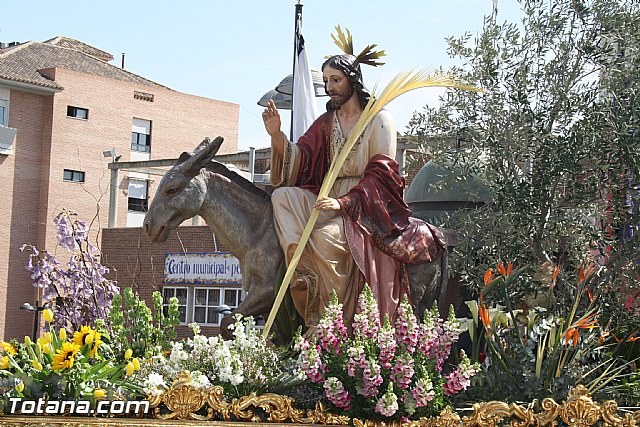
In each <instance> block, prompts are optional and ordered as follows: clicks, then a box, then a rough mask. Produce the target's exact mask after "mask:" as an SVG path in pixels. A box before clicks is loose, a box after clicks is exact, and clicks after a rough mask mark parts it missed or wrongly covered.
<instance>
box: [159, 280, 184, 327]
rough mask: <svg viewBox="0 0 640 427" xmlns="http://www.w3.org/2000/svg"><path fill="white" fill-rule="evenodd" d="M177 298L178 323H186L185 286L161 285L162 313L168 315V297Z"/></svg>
mask: <svg viewBox="0 0 640 427" xmlns="http://www.w3.org/2000/svg"><path fill="white" fill-rule="evenodd" d="M173 297H176V298H178V313H179V316H178V317H179V319H180V323H187V288H176V287H167V286H165V287H163V288H162V308H163V311H164V315H165V316H168V315H169V299H170V298H173Z"/></svg>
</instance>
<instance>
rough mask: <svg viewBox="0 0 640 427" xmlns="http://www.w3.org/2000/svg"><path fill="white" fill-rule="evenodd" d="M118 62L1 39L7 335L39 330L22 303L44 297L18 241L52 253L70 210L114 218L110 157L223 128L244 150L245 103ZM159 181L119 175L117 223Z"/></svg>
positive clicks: (176, 150) (173, 153)
mask: <svg viewBox="0 0 640 427" xmlns="http://www.w3.org/2000/svg"><path fill="white" fill-rule="evenodd" d="M111 60H113V57H112V55H111V54H109V53H107V52H104V51H101V50H99V49H96V48H94V47H92V46H89V45H86V44H84V43H82V42H79V41H77V40H73V39H69V38H66V37H56V38H54V39H51V40H47V41H45V42H42V43H39V42H33V41H30V42H26V43H9V44H0V182H1V183H2V193H1V194H2V198H3V201H2V203H0V338H3V339H8V338H11V337H22V336H24V335H29V334H30V332H31V328H32V321H33V317H31V316H30V315H29V313H27V312H24V311H21V310H19V308H18V307H19V306H20V305H21V304H22V303H24V302H31V303H33V302H34V300H35V298H36V294H35V290H34V288H33V287H32V286H31V280H30V278H29V275H28V273H27V271H26V270H25V267H24V266H25V262H26V255H25V254H24V253H21V252H20V250H19V248H20V247H21V246H22V245H23V244H24V243H30V244H32V245H34V246H36V247H37V248H39V249H47V250H49V251H50V252H52V253H54V252H55V250H56V248H55V246H56V238H55V229H54V226H53V223H52V218H53V217H54V216H55V215H56V214H57V213H58V212H60V211H61V210H62V209H69V210H72V211H74V212H77V213H78V215H79V218H81V219H84V220H89V221H90V220H91V219H92V218H94V216H96V213H98V215H97V216H96V218H95V221H94V223H93V225H92V231H93V232H94V233H95V232H96V231H97V230H99V229H100V228H102V227H106V226H107V211H108V199H109V197H108V192H109V181H110V173H109V170H108V163H109V162H112V161H115V160H119V161H123V162H126V161H141V160H153V159H166V158H177V157H178V156H179V154H180V153H181V152H182V151H185V150H190V149H192V148H193V147H194V146H195V144H196V143H197V142H198V141H200V140H202V138H203V137H204V136H217V135H223V136H224V137H225V144H224V146H223V147H222V149H221V152H222V151H223V152H224V153H234V152H236V151H237V146H238V120H239V105H237V104H233V103H229V102H222V101H217V100H213V99H207V98H203V97H198V96H193V95H188V94H184V93H180V92H177V91H175V90H172V89H170V88H168V87H165V86H163V85H161V84H158V83H155V82H153V81H150V80H148V79H145V78H144V77H141V76H138V75H136V74H133V73H131V72H128V71H126V70H124V69H121V68H119V67H117V66H114V65H112V64H110V63H109V62H108V61H111ZM112 149H113V151H112ZM155 179H157V177H153V176H150V175H146V174H144V173H134V172H131V173H128V174H120V175H119V177H118V182H117V190H118V191H117V198H118V200H119V201H120V202H119V204H118V207H119V208H118V211H117V224H118V225H120V226H125V225H128V226H136V225H139V224H140V223H141V218H142V217H143V216H144V212H143V211H144V208H145V206H146V203H147V200H148V197H149V195H150V194H153V192H154V191H155V189H154V182H157V181H154V180H155ZM133 230H135V231H136V232H137V231H138V230H139V229H133ZM145 238H146V236H145ZM58 253H59V254H60V255H61V258H62V259H61V260H64V257H66V255H64V254H63V253H61V251H58ZM62 255H64V257H62Z"/></svg>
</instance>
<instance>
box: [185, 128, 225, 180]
mask: <svg viewBox="0 0 640 427" xmlns="http://www.w3.org/2000/svg"><path fill="white" fill-rule="evenodd" d="M223 141H224V138H223V137H221V136H219V137H217V138H216V139H214V140H213V141H211V140H210V139H209V138H208V137H207V138H205V139H204V140H203V141H202V142H201V143H200V144H199V145H198V146H197V147H196V149H195V150H194V152H193V155H192V156H191V157H190V158H188V159H186V160H184V161H183V162H180V160H181V159H183V156H184V154H183V155H182V156H180V159H179V160H178V167H179V168H180V170H181V171H183V172H185V173H186V172H189V171H190V172H193V173H194V174H197V173H198V171H199V170H200V168H203V167H205V166H206V165H207V163H209V162H210V161H211V159H213V157H214V156H215V155H216V153H217V152H218V150H219V149H220V146H221V145H222V142H223Z"/></svg>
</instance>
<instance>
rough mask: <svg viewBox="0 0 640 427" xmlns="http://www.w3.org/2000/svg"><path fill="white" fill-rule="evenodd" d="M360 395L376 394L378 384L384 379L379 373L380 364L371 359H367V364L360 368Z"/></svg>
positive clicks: (370, 395) (369, 395) (371, 395)
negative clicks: (361, 384) (361, 382)
mask: <svg viewBox="0 0 640 427" xmlns="http://www.w3.org/2000/svg"><path fill="white" fill-rule="evenodd" d="M362 381H363V386H362V395H363V396H364V397H373V396H376V395H377V394H378V386H379V385H380V384H382V382H383V381H384V379H383V378H382V375H380V365H378V363H377V362H376V361H375V360H373V359H369V360H368V361H367V365H366V366H365V368H364V369H363V370H362Z"/></svg>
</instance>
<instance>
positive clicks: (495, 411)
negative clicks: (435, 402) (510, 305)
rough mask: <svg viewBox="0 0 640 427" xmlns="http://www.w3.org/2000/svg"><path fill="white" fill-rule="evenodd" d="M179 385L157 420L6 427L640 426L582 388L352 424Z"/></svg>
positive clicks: (9, 421)
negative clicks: (563, 394)
mask: <svg viewBox="0 0 640 427" xmlns="http://www.w3.org/2000/svg"><path fill="white" fill-rule="evenodd" d="M183 380H184V381H182V382H180V383H179V382H176V383H175V384H174V385H173V387H172V388H171V389H170V390H168V391H167V392H166V393H164V394H162V395H160V396H157V397H155V398H153V399H152V400H151V401H150V402H151V407H152V412H151V414H152V416H153V417H155V418H156V419H150V418H147V419H133V418H90V417H87V418H80V417H47V416H39V417H38V416H32V417H24V416H0V426H2V427H18V426H30V427H36V426H37V427H45V426H56V427H60V426H65V427H66V426H68V427H71V426H73V427H76V426H85V425H86V426H104V427H116V426H176V427H184V426H202V425H214V426H215V425H218V426H236V425H237V426H242V425H246V423H244V422H243V421H249V422H251V423H252V424H251V425H253V426H261V425H264V426H267V425H268V426H270V427H273V426H287V427H291V426H295V425H304V426H310V425H324V426H326V425H346V424H353V425H354V426H355V427H401V426H402V427H475V426H478V427H497V426H498V425H508V424H510V425H511V426H514V427H529V426H540V427H542V426H549V427H556V426H558V425H566V426H569V427H590V426H594V425H603V426H605V427H609V426H611V427H636V426H637V425H639V424H640V411H635V412H628V413H625V414H624V415H619V414H618V405H617V403H616V402H614V401H611V400H609V401H606V402H604V403H603V404H598V403H596V402H594V401H593V400H592V398H591V395H590V394H589V393H588V391H587V389H586V388H585V387H583V386H577V387H576V388H575V389H574V390H572V392H571V393H570V394H569V396H568V398H567V400H566V401H565V402H563V403H562V404H558V403H557V402H556V401H555V400H553V399H550V398H547V399H544V400H543V401H542V404H541V407H542V411H541V412H535V411H534V409H533V408H532V406H533V405H527V406H523V405H516V404H514V403H504V402H485V403H478V404H475V405H473V407H472V408H471V409H472V413H471V415H469V416H463V417H460V416H459V415H458V414H457V413H456V412H454V411H453V410H452V409H451V408H450V407H447V408H445V409H444V410H443V411H442V413H440V415H439V416H437V417H434V418H423V419H420V420H417V421H409V422H404V423H400V422H392V423H383V422H379V421H367V420H357V419H354V420H350V419H348V418H347V417H344V416H339V415H333V414H330V413H328V412H326V411H325V409H324V407H323V406H322V405H321V404H319V405H318V406H317V407H316V409H314V410H311V411H307V413H306V414H305V413H304V411H301V410H298V409H295V408H294V407H293V400H292V399H291V398H289V397H285V396H279V395H276V394H263V395H255V394H253V395H250V396H246V397H242V398H240V399H233V400H232V401H231V402H227V401H225V400H224V398H223V392H222V389H221V388H220V387H214V388H213V389H211V390H208V391H205V390H203V389H197V388H194V387H192V386H191V385H190V384H189V381H188V378H183Z"/></svg>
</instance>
